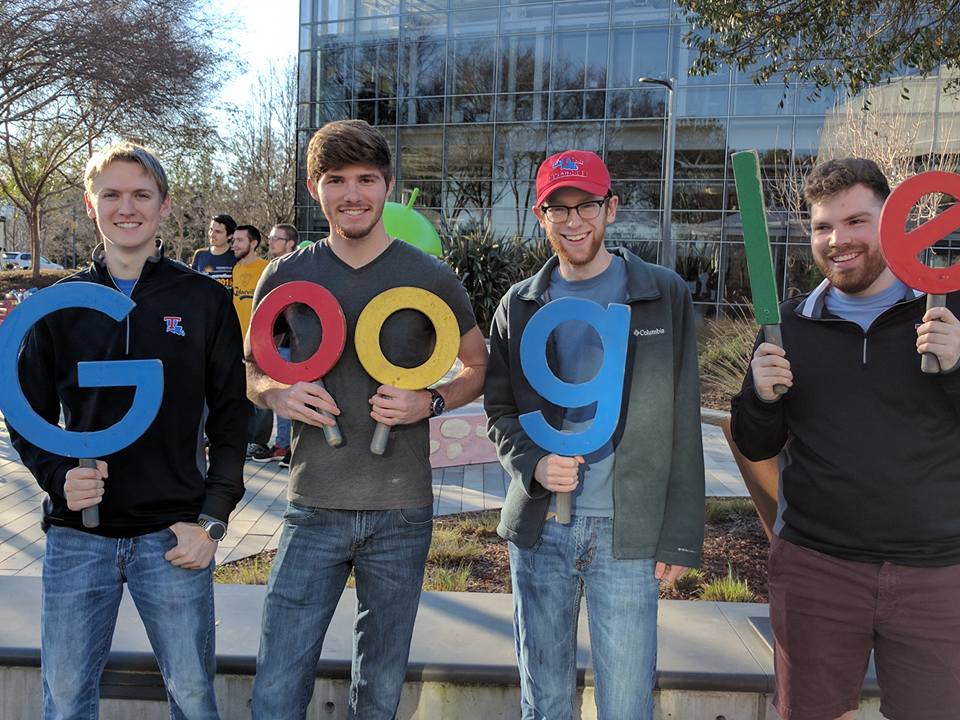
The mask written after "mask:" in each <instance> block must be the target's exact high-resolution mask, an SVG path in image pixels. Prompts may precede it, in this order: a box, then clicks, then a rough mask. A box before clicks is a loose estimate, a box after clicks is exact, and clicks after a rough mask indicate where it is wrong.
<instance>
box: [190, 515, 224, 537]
mask: <svg viewBox="0 0 960 720" xmlns="http://www.w3.org/2000/svg"><path fill="white" fill-rule="evenodd" d="M197 525H199V526H200V527H202V528H203V529H204V530H205V531H206V533H207V537H208V538H210V539H211V540H214V541H216V542H219V541H220V540H223V538H224V537H225V536H226V534H227V526H226V525H224V524H223V523H222V522H220V521H219V520H217V519H216V518H212V517H210V516H208V515H201V516H200V517H199V518H198V519H197Z"/></svg>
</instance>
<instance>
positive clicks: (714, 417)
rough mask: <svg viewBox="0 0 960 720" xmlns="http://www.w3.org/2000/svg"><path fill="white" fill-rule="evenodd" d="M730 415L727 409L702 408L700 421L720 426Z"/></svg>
mask: <svg viewBox="0 0 960 720" xmlns="http://www.w3.org/2000/svg"><path fill="white" fill-rule="evenodd" d="M728 417H730V413H729V411H727V410H714V409H713V408H706V407H702V408H700V422H702V423H704V424H706V425H716V426H718V427H720V426H722V425H723V421H724V420H726V419H727V418H728Z"/></svg>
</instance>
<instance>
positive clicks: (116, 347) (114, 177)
mask: <svg viewBox="0 0 960 720" xmlns="http://www.w3.org/2000/svg"><path fill="white" fill-rule="evenodd" d="M84 182H85V188H86V192H85V195H84V202H85V203H86V207H87V214H88V215H89V217H90V218H92V219H94V220H95V221H96V223H97V228H98V229H99V231H100V234H101V235H102V237H103V244H102V245H100V246H99V247H98V248H97V249H96V250H95V251H94V257H93V263H92V265H91V266H90V267H89V268H88V269H86V270H83V271H80V272H78V273H76V274H75V275H71V276H70V277H69V278H67V279H66V280H64V281H62V282H76V281H81V282H88V283H97V284H99V285H105V286H107V287H110V288H114V289H116V290H119V291H120V292H123V293H125V294H126V295H128V296H130V298H131V299H132V300H133V301H134V302H135V303H136V306H135V307H134V308H133V309H132V310H131V311H130V313H129V314H128V315H127V316H126V317H125V318H124V319H123V321H121V322H115V321H114V320H113V319H111V318H109V317H107V316H106V315H104V314H102V313H99V312H96V311H93V310H89V309H67V310H59V311H56V312H54V313H51V314H49V315H47V316H46V317H45V318H43V319H42V320H41V321H40V322H38V323H37V324H36V325H35V326H34V327H33V328H32V329H31V331H30V333H29V335H28V336H27V340H26V342H25V343H24V347H23V350H22V351H21V355H20V362H19V372H20V378H21V384H22V387H23V390H24V394H25V395H26V397H27V399H28V400H29V401H30V404H31V405H32V406H33V408H34V409H35V410H36V411H37V413H38V414H40V415H41V416H42V417H43V418H45V419H46V420H47V421H48V422H50V423H52V424H56V423H57V421H58V419H59V417H60V412H61V407H62V408H63V416H64V418H65V420H66V427H67V430H69V431H75V432H89V431H93V430H101V429H103V428H106V427H109V426H111V425H113V424H114V423H117V422H118V421H120V419H121V418H122V417H123V416H124V414H125V413H126V412H127V410H128V409H129V408H130V403H131V396H132V393H131V389H130V388H129V387H100V388H97V389H96V390H91V389H84V388H80V387H78V384H77V363H78V362H81V361H85V360H120V361H124V360H146V359H154V358H158V359H160V360H161V361H162V363H163V376H164V387H163V398H162V402H161V405H160V409H159V411H158V412H157V415H156V417H155V418H154V420H153V422H152V423H151V424H150V426H149V427H148V428H147V430H146V431H145V432H144V434H143V435H142V436H140V438H139V439H137V440H135V441H134V442H133V443H132V444H131V445H129V446H128V447H127V448H125V449H123V450H121V451H119V452H117V453H114V454H113V455H110V456H109V457H106V458H102V459H99V460H97V467H96V468H80V467H78V466H77V465H78V463H77V460H75V459H71V458H67V457H63V456H60V455H57V454H54V453H51V452H47V451H45V450H42V449H40V448H38V447H36V446H35V445H32V444H31V443H30V442H28V441H27V440H26V439H25V438H24V437H23V436H21V435H20V434H19V433H18V432H17V430H16V428H12V427H11V428H10V437H11V440H12V441H13V445H14V447H15V448H16V449H17V451H18V452H19V453H20V457H21V459H22V460H23V462H24V464H25V465H26V466H27V467H28V468H29V469H30V471H31V472H32V473H33V475H34V477H36V479H37V482H38V483H39V484H40V486H41V487H42V488H43V489H44V490H45V491H46V492H47V495H48V497H47V498H46V500H45V501H44V519H43V525H44V529H45V531H46V533H47V537H46V551H45V555H44V562H43V603H42V609H41V669H42V674H43V717H44V718H45V720H68V719H72V718H89V717H93V716H96V711H97V705H98V702H99V692H98V691H99V682H100V676H101V674H102V672H103V667H104V664H105V663H106V661H107V657H108V656H109V651H110V644H111V641H112V639H113V630H114V625H115V624H116V619H117V611H118V607H119V604H120V599H121V597H122V595H123V586H124V584H126V585H127V587H128V589H129V591H130V594H131V596H132V597H133V600H134V602H135V603H136V606H137V610H138V611H139V613H140V617H141V619H142V620H143V624H144V626H145V628H146V631H147V635H148V637H149V638H150V643H151V646H152V647H153V650H154V652H155V653H156V656H157V662H158V664H159V666H160V671H161V673H162V675H163V678H164V682H165V684H166V688H167V696H168V698H169V701H170V715H171V717H172V718H175V719H178V720H179V719H183V718H188V719H189V720H213V719H214V718H217V717H218V714H217V706H216V699H215V697H214V692H213V679H214V674H215V654H214V644H215V643H214V640H215V631H214V614H213V557H214V554H215V552H216V548H217V540H219V539H220V538H222V537H223V535H224V534H225V532H226V523H227V520H228V519H229V516H230V512H231V511H232V510H233V508H234V507H235V506H236V504H237V502H238V501H239V500H240V498H241V497H242V495H243V450H244V436H245V431H246V399H245V397H244V372H243V363H242V361H241V358H242V354H241V353H242V344H241V336H240V326H239V323H238V321H237V316H236V313H235V312H234V309H233V304H232V301H231V297H230V293H229V292H228V291H227V290H226V289H225V288H224V287H223V286H222V285H220V284H218V283H217V282H216V281H214V280H212V279H211V278H209V277H206V276H204V275H201V274H200V273H197V272H194V271H192V270H191V269H189V268H188V267H186V266H185V265H183V264H181V263H178V262H173V261H170V260H168V259H166V258H165V257H164V256H163V247H162V244H161V243H159V242H158V241H156V240H155V237H156V235H157V228H158V226H159V224H160V221H161V220H162V218H164V217H166V215H167V214H168V213H169V211H170V196H169V194H168V185H167V178H166V175H165V173H164V171H163V167H162V166H161V164H160V162H159V160H157V158H156V157H155V156H154V155H153V154H152V153H150V152H149V151H148V150H146V149H145V148H143V147H141V146H139V145H135V144H133V143H129V142H121V143H117V144H114V145H111V146H109V147H107V148H104V149H103V150H101V151H100V152H98V153H96V154H95V155H93V157H91V158H90V160H89V162H88V163H87V168H86V173H85V178H84ZM205 404H206V406H207V407H208V408H209V418H208V419H207V421H206V430H207V435H208V436H209V439H210V451H209V467H205V468H203V467H198V464H197V448H198V444H199V442H200V440H201V437H202V431H203V427H202V417H203V410H204V405H205ZM93 506H97V507H98V508H99V516H100V524H99V525H98V526H97V527H95V528H87V527H84V525H83V523H82V520H81V512H82V510H83V509H84V508H89V507H93Z"/></svg>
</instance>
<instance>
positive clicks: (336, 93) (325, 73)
mask: <svg viewBox="0 0 960 720" xmlns="http://www.w3.org/2000/svg"><path fill="white" fill-rule="evenodd" d="M317 97H318V98H322V99H324V100H328V101H329V100H350V99H352V98H353V48H350V47H346V48H343V47H333V48H323V49H322V50H319V51H318V52H317Z"/></svg>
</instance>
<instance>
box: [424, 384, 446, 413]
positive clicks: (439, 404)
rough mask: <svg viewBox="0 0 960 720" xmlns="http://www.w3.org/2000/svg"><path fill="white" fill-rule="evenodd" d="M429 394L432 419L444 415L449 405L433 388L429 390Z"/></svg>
mask: <svg viewBox="0 0 960 720" xmlns="http://www.w3.org/2000/svg"><path fill="white" fill-rule="evenodd" d="M428 392H429V393H430V417H437V416H438V415H443V411H444V410H446V409H447V403H446V401H445V400H444V399H443V395H441V394H440V393H438V392H437V391H436V390H434V389H433V388H429V389H428Z"/></svg>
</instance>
